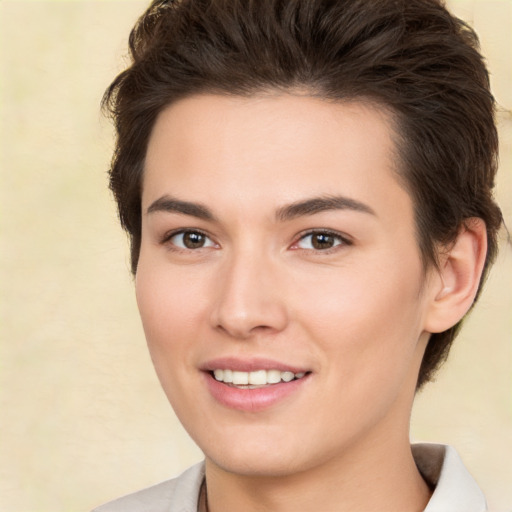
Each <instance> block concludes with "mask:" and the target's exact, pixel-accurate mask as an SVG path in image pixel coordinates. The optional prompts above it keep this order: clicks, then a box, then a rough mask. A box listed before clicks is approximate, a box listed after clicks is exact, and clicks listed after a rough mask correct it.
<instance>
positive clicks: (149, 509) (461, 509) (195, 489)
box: [92, 444, 487, 512]
mask: <svg viewBox="0 0 512 512" xmlns="http://www.w3.org/2000/svg"><path fill="white" fill-rule="evenodd" d="M412 453H413V456H414V460H415V462H416V465H417V466H418V469H419V470H420V473H421V474H422V476H423V478H424V479H425V480H426V481H427V482H428V483H429V484H430V485H431V486H432V487H434V493H433V494H432V497H431V498H430V501H429V502H428V505H427V508H426V509H425V511H424V512H484V511H486V510H487V507H486V503H485V497H484V495H483V493H482V491H481V490H480V488H479V487H478V485H477V484H476V482H475V481H474V480H473V477H472V476H471V475H470V474H469V472H468V470H467V469H466V468H465V467H464V464H463V463H462V461H461V460H460V457H459V455H458V454H457V452H456V451H455V449H454V448H452V447H451V446H445V445H439V444H415V445H413V446H412ZM203 479H204V462H203V463H200V464H196V465H195V466H192V467H191V468H189V469H187V470H186V471H185V472H184V473H182V474H181V475H180V476H179V477H177V478H174V479H172V480H167V481H165V482H162V483H160V484H157V485H154V486H153V487H149V488H147V489H143V490H142V491H139V492H136V493H133V494H129V495H128V496H125V497H123V498H119V499H117V500H115V501H111V502H110V503H107V504H105V505H102V506H101V507H98V508H95V509H94V510H93V511H92V512H197V505H198V499H199V491H200V488H201V484H202V482H203Z"/></svg>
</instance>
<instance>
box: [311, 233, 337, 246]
mask: <svg viewBox="0 0 512 512" xmlns="http://www.w3.org/2000/svg"><path fill="white" fill-rule="evenodd" d="M312 242H313V247H314V248H315V249H330V248H331V247H332V246H333V243H334V238H333V237H332V236H331V235H325V234H322V233H320V234H318V235H315V236H314V237H313V240H312Z"/></svg>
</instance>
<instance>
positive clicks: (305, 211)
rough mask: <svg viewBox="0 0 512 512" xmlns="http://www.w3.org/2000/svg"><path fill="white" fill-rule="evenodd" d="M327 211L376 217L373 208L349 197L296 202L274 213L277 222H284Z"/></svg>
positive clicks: (317, 198)
mask: <svg viewBox="0 0 512 512" xmlns="http://www.w3.org/2000/svg"><path fill="white" fill-rule="evenodd" d="M329 210H352V211H356V212H361V213H367V214H370V215H375V216H377V214H376V213H375V211H374V210H373V208H371V207H370V206H368V205H367V204H365V203H362V202H361V201H357V200H356V199H351V198H350V197H345V196H325V197H324V196H322V197H314V198H311V199H307V200H305V201H297V202H295V203H292V204H290V205H287V206H284V207H282V208H279V210H278V211H277V213H276V218H277V220H279V221H281V222H284V221H287V220H292V219H295V218H297V217H302V216H306V215H314V214H316V213H321V212H326V211H329Z"/></svg>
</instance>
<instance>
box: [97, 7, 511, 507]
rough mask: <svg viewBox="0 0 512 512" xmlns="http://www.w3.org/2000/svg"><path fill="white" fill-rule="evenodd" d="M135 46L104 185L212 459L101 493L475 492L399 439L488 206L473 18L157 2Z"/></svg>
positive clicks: (120, 86) (140, 501) (404, 437)
mask: <svg viewBox="0 0 512 512" xmlns="http://www.w3.org/2000/svg"><path fill="white" fill-rule="evenodd" d="M130 48H131V53H132V58H133V63H132V65H131V66H130V67H129V68H128V69H127V70H126V71H124V72H123V73H122V74H121V75H120V76H118V77H117V78H116V80H115V81H114V82H113V84H112V85H111V87H110V88H109V90H108V91H107V94H106V97H105V104H106V105H107V107H108V108H109V109H110V112H111V113H112V115H113V117H114V120H115V123H116V128H117V147H116V152H115V155H114V159H113V166H112V169H111V187H112V190H113V192H114V195H115V197H116V199H117V201H118V205H119V211H120V217H121V222H122V225H123V227H124V228H125V229H126V230H127V231H128V233H129V235H130V237H131V251H132V252H131V255H132V270H133V272H134V274H135V279H136V295H137V301H138V305H139V309H140V313H141V317H142V321H143V325H144V330H145V333H146V337H147V342H148V346H149V350H150V353H151V356H152V359H153V362H154V365H155V368H156V371H157V374H158V376H159V379H160V381H161V383H162V386H163V389H164V391H165V393H166V394H167V396H168V398H169V401H170V403H171V405H172V406H173V408H174V410H175V412H176V414H177V415H178V417H179V419H180V420H181V422H182V423H183V425H184V427H185V428H186V430H187V431H188V433H189V434H190V435H191V437H192V438H193V439H194V441H195V442H196V443H197V444H198V446H199V447H200V448H201V450H202V451H203V452H204V455H205V461H204V463H202V464H200V465H198V466H195V467H193V468H191V469H189V470H188V471H187V472H185V473H184V474H183V475H182V476H180V477H179V478H177V479H174V480H170V481H168V482H164V483H162V484H159V485H157V486H155V487H152V488H150V489H146V490H143V491H140V492H138V493H135V494H133V495H130V496H127V497H124V498H121V499H120V500H116V501H114V502H112V503H110V504H107V505H104V506H102V507H99V508H98V509H96V510H97V511H98V512H112V511H121V510H122V511H123V512H127V511H154V512H156V511H162V512H163V511H182V512H196V511H202V512H205V511H206V512H222V511H231V510H244V511H248V512H249V511H276V512H279V511H290V512H291V511H301V512H306V511H308V512H309V511H312V512H313V511H315V512H316V511H333V512H334V511H339V512H342V511H356V510H364V511H422V510H425V511H428V512H434V511H447V510H449V511H461V512H462V511H464V512H472V511H481V510H485V499H484V497H483V495H482V493H481V491H480V490H479V488H478V486H477V484H476V483H475V482H474V481H473V479H472V478H471V476H470V475H469V473H468V472H467V470H466V469H465V468H464V466H463V465H462V463H461V461H460V459H459V458H458V456H457V454H456V452H455V451H454V450H453V449H452V448H450V447H445V446H441V445H416V446H412V447H411V445H410V443H409V417H410V413H411V408H412V403H413V399H414V395H415V392H416V390H417V389H419V388H420V387H421V386H423V385H424V384H425V383H426V382H427V381H428V380H430V379H431V378H432V376H433V374H434V372H435V371H436V370H437V368H438V367H439V366H440V364H441V363H442V361H443V360H444V359H445V357H446V355H447V353H448V350H449V348H450V345H451V343H452V341H453V339H454V337H455V335H456V333H457V330H458V328H459V326H460V323H461V320H462V319H463V317H464V316H465V314H466V313H467V312H468V310H469V309H470V308H471V307H472V305H473V303H474V301H475V299H476V297H477V295H478V292H479V290H480V287H481V283H482V281H483V279H484V277H485V274H486V272H487V270H488V268H489V266H490V264H491V262H492V260H493V258H494V256H495V253H496V246H497V244H496V233H497V230H498V229H499V227H500V224H501V213H500V210H499V208H498V207H497V205H496V204H495V203H494V201H493V199H492V188H493V184H494V183H493V182H494V176H495V172H496V154H497V135H496V129H495V124H494V100H493V98H492V96H491V94H490V92H489V81H488V74H487V71H486V69H485V66H484V64H483V60H482V57H481V56H480V54H479V52H478V49H477V39H476V36H475V34H474V33H473V32H472V31H471V29H469V28H468V27H467V26H466V25H465V24H464V23H463V22H461V21H460V20H458V19H456V18H454V17H453V16H451V15H450V14H449V13H448V12H447V11H446V9H445V8H444V6H443V5H442V3H441V2H439V1H436V0H398V1H397V0H379V1H375V0H339V1H331V0H314V1H312V0H258V1H250V0H181V1H175V2H172V1H170V2H169V1H155V2H153V3H152V5H151V6H150V7H149V8H148V10H147V11H146V13H144V15H143V16H142V18H141V19H140V20H139V22H138V23H137V25H136V27H135V28H134V30H133V31H132V34H131V37H130Z"/></svg>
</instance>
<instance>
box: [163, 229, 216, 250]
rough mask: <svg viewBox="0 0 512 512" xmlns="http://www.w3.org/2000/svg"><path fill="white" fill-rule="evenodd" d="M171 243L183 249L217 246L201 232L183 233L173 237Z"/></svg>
mask: <svg viewBox="0 0 512 512" xmlns="http://www.w3.org/2000/svg"><path fill="white" fill-rule="evenodd" d="M169 241H170V242H171V243H172V244H173V245H175V246H176V247H179V248H181V249H201V248H203V247H214V246H215V244H214V243H213V242H212V240H210V239H209V238H208V237H207V236H206V235H205V234H204V233H201V232H200V231H182V232H180V233H176V234H175V235H173V236H172V237H171V238H170V239H169Z"/></svg>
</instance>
